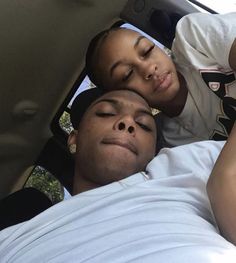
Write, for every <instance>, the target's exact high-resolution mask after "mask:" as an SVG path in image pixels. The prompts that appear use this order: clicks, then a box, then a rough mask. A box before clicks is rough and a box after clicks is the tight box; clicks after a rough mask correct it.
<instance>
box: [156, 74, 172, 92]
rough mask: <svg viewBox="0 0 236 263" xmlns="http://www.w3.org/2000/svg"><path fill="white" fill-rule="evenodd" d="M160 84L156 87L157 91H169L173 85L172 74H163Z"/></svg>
mask: <svg viewBox="0 0 236 263" xmlns="http://www.w3.org/2000/svg"><path fill="white" fill-rule="evenodd" d="M158 80H159V82H158V84H157V85H156V86H155V89H154V90H155V91H163V90H165V89H168V88H169V87H170V85H171V83H172V74H171V73H170V72H167V73H164V74H162V75H161V76H160V77H159V78H158Z"/></svg>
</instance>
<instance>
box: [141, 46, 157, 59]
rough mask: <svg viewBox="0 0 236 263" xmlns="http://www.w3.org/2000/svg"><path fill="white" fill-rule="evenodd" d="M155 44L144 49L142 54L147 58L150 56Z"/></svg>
mask: <svg viewBox="0 0 236 263" xmlns="http://www.w3.org/2000/svg"><path fill="white" fill-rule="evenodd" d="M154 47H155V44H153V45H152V46H150V47H149V48H147V49H146V50H144V52H143V54H142V56H143V57H144V58H145V57H147V56H149V55H150V54H151V52H152V50H153V49H154Z"/></svg>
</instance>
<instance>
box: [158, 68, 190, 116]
mask: <svg viewBox="0 0 236 263" xmlns="http://www.w3.org/2000/svg"><path fill="white" fill-rule="evenodd" d="M177 74H178V78H179V85H180V88H179V91H178V93H177V94H176V96H175V97H174V98H173V100H171V101H170V102H169V103H167V104H166V105H165V106H163V107H161V108H160V110H161V111H162V112H163V113H164V114H166V115H167V116H168V117H170V118H173V117H176V116H179V115H180V113H181V112H182V111H183V109H184V106H185V103H186V100H187V95H188V88H187V84H186V81H185V79H184V77H183V76H182V75H181V74H180V73H179V72H178V73H177Z"/></svg>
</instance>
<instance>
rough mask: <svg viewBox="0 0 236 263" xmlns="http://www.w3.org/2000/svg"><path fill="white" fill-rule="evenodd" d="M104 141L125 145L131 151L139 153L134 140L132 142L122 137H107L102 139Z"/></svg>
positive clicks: (104, 142) (105, 142)
mask: <svg viewBox="0 0 236 263" xmlns="http://www.w3.org/2000/svg"><path fill="white" fill-rule="evenodd" d="M102 143H103V144H111V145H118V146H120V147H123V148H125V149H127V150H129V151H131V152H132V153H134V154H135V155H138V151H137V148H136V147H135V145H134V144H133V143H132V142H130V141H128V140H122V139H120V138H105V139H103V140H102Z"/></svg>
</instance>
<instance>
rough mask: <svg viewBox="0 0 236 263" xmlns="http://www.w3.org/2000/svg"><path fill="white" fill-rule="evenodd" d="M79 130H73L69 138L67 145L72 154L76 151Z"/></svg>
mask: <svg viewBox="0 0 236 263" xmlns="http://www.w3.org/2000/svg"><path fill="white" fill-rule="evenodd" d="M77 135H78V131H76V130H73V131H72V132H71V133H70V135H69V137H68V140H67V146H68V148H69V151H70V153H71V154H75V153H76V139H77Z"/></svg>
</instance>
